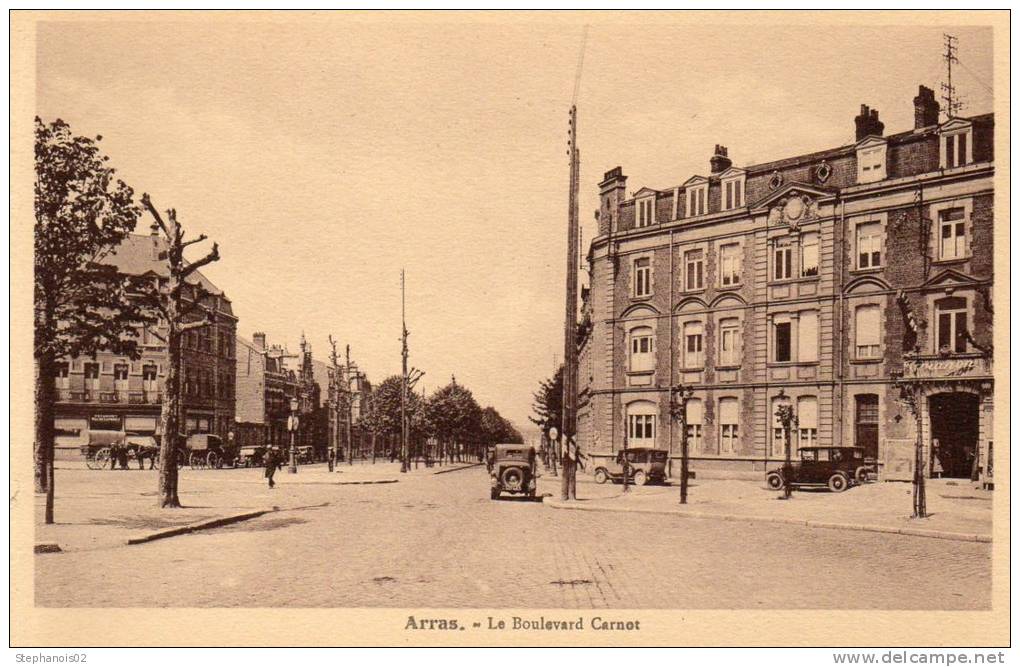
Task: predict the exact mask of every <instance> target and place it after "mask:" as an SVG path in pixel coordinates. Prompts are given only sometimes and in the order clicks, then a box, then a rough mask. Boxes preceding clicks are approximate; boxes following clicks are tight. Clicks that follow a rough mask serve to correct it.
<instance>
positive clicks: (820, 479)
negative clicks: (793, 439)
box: [765, 447, 867, 493]
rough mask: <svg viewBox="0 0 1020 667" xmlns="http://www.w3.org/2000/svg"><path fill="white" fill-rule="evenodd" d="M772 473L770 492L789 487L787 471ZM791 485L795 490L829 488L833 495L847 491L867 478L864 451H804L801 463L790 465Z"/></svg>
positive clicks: (770, 476)
mask: <svg viewBox="0 0 1020 667" xmlns="http://www.w3.org/2000/svg"><path fill="white" fill-rule="evenodd" d="M785 467H786V466H781V467H779V468H775V469H773V470H770V471H769V472H768V474H767V475H766V476H765V483H766V484H768V487H769V488H770V489H781V488H783V486H784V484H785V479H784V477H783V474H784V468H785ZM790 475H791V477H790V485H791V486H794V487H826V486H827V487H829V490H830V491H833V492H836V493H839V492H842V491H846V490H847V489H848V488H849V487H850V485H851V484H854V483H855V482H859V481H863V480H864V479H866V478H867V464H866V463H865V461H864V448H863V447H804V448H802V449H801V450H800V460H799V461H794V462H793V463H791V464H790Z"/></svg>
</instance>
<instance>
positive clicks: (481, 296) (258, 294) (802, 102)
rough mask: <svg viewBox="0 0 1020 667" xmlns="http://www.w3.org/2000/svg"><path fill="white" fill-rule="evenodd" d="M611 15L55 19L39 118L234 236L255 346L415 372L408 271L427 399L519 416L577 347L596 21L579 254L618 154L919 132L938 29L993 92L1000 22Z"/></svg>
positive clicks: (230, 289) (686, 152) (795, 145)
mask: <svg viewBox="0 0 1020 667" xmlns="http://www.w3.org/2000/svg"><path fill="white" fill-rule="evenodd" d="M612 17H613V15H612V14H602V15H595V16H594V17H591V16H589V17H587V18H582V17H577V20H576V21H573V20H571V16H569V15H564V14H557V15H552V16H550V18H549V19H548V20H547V21H545V22H542V21H540V22H535V19H534V18H532V19H529V20H530V21H531V22H527V21H525V20H524V19H523V18H521V20H520V21H517V20H515V16H514V15H511V14H503V15H500V16H496V17H493V16H492V15H488V16H485V17H479V16H468V15H457V16H451V15H445V14H440V15H430V16H429V17H425V18H423V17H409V16H407V15H400V14H379V15H373V16H368V15H364V14H358V15H354V16H351V15H347V16H343V15H336V14H333V15H315V14H308V13H301V14H285V15H282V16H279V15H278V16H275V17H271V16H267V15H259V16H255V17H253V18H246V17H241V16H237V15H235V16H226V17H223V16H220V17H212V16H208V15H205V16H198V17H184V18H180V17H179V16H178V17H176V18H175V17H170V16H167V15H156V16H155V18H156V19H157V20H148V19H151V18H152V17H151V16H150V17H146V16H144V15H141V14H138V13H129V14H124V15H121V16H120V17H118V20H111V21H91V20H90V21H82V20H78V21H75V22H51V23H42V24H40V25H39V30H38V33H37V75H38V76H37V91H36V92H37V112H38V114H39V115H40V116H42V117H43V118H44V119H46V120H51V119H53V118H56V117H59V118H63V119H64V120H66V121H68V122H69V123H71V125H72V128H73V129H74V130H75V131H76V132H78V133H81V134H89V135H95V134H102V135H103V141H102V146H103V147H104V150H105V151H106V152H107V154H108V155H109V156H110V158H111V162H112V164H113V165H114V166H116V167H117V168H118V169H119V172H120V175H121V177H122V178H123V179H124V180H126V181H127V182H128V183H129V184H131V185H132V186H133V187H134V188H135V190H136V191H137V192H139V193H140V192H143V191H145V192H149V193H150V194H151V195H152V197H153V200H154V201H155V203H156V204H157V206H159V207H160V208H166V207H170V206H172V207H175V208H176V209H177V211H178V215H179V218H180V219H181V220H182V222H183V223H184V224H185V225H186V226H187V228H188V229H189V230H190V231H192V232H194V233H199V232H202V233H205V234H208V235H209V237H210V238H211V239H214V240H216V241H218V242H219V244H220V250H221V255H222V260H221V261H220V262H218V263H217V264H215V265H214V266H212V267H210V268H209V269H208V271H206V273H207V274H208V276H209V277H210V278H211V279H212V280H213V281H214V282H215V283H216V284H217V285H218V286H220V287H221V288H222V289H224V290H225V291H226V292H227V294H228V295H229V296H230V298H231V299H232V300H233V303H234V308H235V312H236V314H237V315H238V316H239V318H240V322H239V326H238V333H240V334H241V335H243V336H245V337H248V338H250V336H251V333H252V332H253V331H256V330H262V331H265V332H266V333H267V334H268V336H269V339H270V341H271V342H282V343H286V344H289V345H290V346H291V347H292V348H293V347H295V346H296V344H297V341H298V339H299V337H300V335H301V332H302V330H303V331H304V332H305V333H306V335H307V336H308V338H309V340H310V341H311V342H312V345H313V351H314V352H315V353H316V356H320V357H324V356H325V354H326V351H327V342H326V339H327V335H328V334H333V335H334V337H336V338H337V339H339V340H340V341H342V342H344V343H350V345H351V349H352V355H353V357H354V359H356V360H357V361H358V362H359V364H360V366H361V368H362V369H363V370H365V371H366V372H367V373H368V374H369V377H370V378H371V379H372V380H373V381H375V382H378V381H380V380H381V379H383V378H384V377H385V376H387V375H389V374H392V373H398V372H399V370H400V340H399V336H400V270H401V268H405V269H406V271H407V319H408V328H409V330H410V331H411V338H410V348H411V363H412V364H413V365H414V366H416V367H418V368H421V369H424V370H425V371H426V373H427V374H426V376H425V378H424V380H423V382H424V383H425V386H426V388H427V389H429V390H431V389H433V388H435V387H437V386H439V385H441V384H445V383H447V382H449V380H450V377H451V375H453V374H455V375H456V377H457V380H458V382H460V383H463V384H465V385H467V386H468V387H470V388H471V389H472V390H473V391H474V392H475V395H476V397H477V398H478V400H479V402H481V403H482V404H483V405H490V404H491V405H494V406H495V407H496V408H497V409H499V410H500V411H501V412H502V413H503V414H504V415H505V416H507V417H509V418H511V419H512V420H514V421H515V422H516V423H517V424H518V425H519V426H522V427H524V426H528V425H529V424H528V423H527V416H528V414H530V404H531V393H532V391H533V390H534V388H535V385H536V383H537V382H538V380H539V379H540V378H542V377H545V376H548V375H550V374H551V372H552V370H553V363H554V358H557V359H561V358H562V347H563V344H562V335H563V299H564V291H563V285H564V264H565V252H566V203H567V176H568V172H567V168H568V165H567V155H566V143H565V141H566V129H567V125H566V121H567V110H568V108H569V106H570V101H571V95H572V92H573V89H574V73H575V68H576V64H577V60H578V50H579V45H580V39H581V33H582V23H583V22H585V21H588V22H590V23H591V27H590V29H589V33H588V42H587V49H586V53H585V59H584V71H583V77H582V81H581V85H580V96H579V107H580V123H579V129H580V141H579V145H580V148H581V158H582V165H581V194H582V198H581V207H580V208H581V220H582V222H583V223H584V231H583V234H584V240H585V243H587V242H588V241H589V240H590V239H591V238H592V233H593V228H592V212H593V211H594V210H595V208H596V207H597V188H596V183H597V182H598V181H599V180H601V176H602V174H603V172H605V171H607V170H608V169H611V168H612V167H615V166H617V165H622V166H623V168H624V172H625V173H626V174H627V175H628V176H629V177H630V180H629V182H628V186H629V187H630V189H631V190H632V191H636V190H637V189H639V188H640V187H641V186H644V185H647V186H650V187H654V188H660V189H661V188H668V187H672V186H675V185H677V184H679V183H681V182H683V181H684V180H686V179H687V178H688V177H690V176H691V175H693V174H695V173H702V174H704V173H707V171H708V159H709V157H710V156H711V153H712V147H713V146H714V145H715V144H717V143H720V144H724V145H726V146H728V147H729V152H730V157H731V158H732V159H733V160H734V163H735V164H737V165H746V164H753V163H755V162H763V161H767V160H773V159H779V158H783V157H789V156H793V155H797V154H800V153H803V152H807V151H813V150H821V149H824V148H830V147H833V146H839V145H844V144H847V143H850V142H851V141H852V139H853V117H854V115H855V114H856V113H857V109H858V107H859V106H860V104H862V103H866V104H868V105H869V106H871V107H873V108H877V109H879V111H880V117H881V119H882V120H883V121H884V122H885V125H886V132H887V133H892V132H897V131H901V130H905V129H909V128H910V127H911V126H912V123H913V107H912V101H911V100H912V98H913V96H914V95H915V94H916V92H917V86H918V84H921V83H923V84H926V85H928V86H930V87H933V88H935V89H936V90H938V84H939V82H940V81H941V80H943V78H944V66H943V63H942V60H941V57H940V55H941V52H942V35H943V32H952V33H953V34H956V35H957V36H958V37H959V57H960V60H961V61H962V63H961V66H959V67H957V68H956V69H955V70H954V82H955V83H956V84H957V87H958V90H959V93H960V94H961V95H962V96H963V99H964V101H965V102H966V105H967V106H966V107H965V109H964V112H963V113H964V114H965V115H966V114H977V113H983V112H987V111H990V110H991V106H992V102H991V99H992V98H991V91H990V89H989V88H988V86H989V85H990V84H991V81H992V71H991V48H992V47H991V31H990V30H987V29H983V28H980V27H969V28H963V27H955V26H942V25H939V26H931V27H895V26H892V27H881V28H875V27H869V28H845V27H843V28H835V27H825V26H797V25H790V23H791V21H790V19H791V18H793V17H795V15H793V14H789V13H787V14H785V15H782V16H781V17H780V18H773V19H769V20H767V21H763V20H762V18H761V17H757V18H752V17H748V18H747V25H727V26H718V25H716V26H713V25H684V24H683V22H684V21H686V20H688V18H686V17H682V16H663V15H653V14H637V15H629V17H628V19H627V20H628V22H627V23H621V24H617V25H610V24H608V23H607V21H609V20H611V19H612ZM125 18H126V19H128V20H125ZM168 18H172V19H173V20H172V21H168V20H167V19H168ZM539 18H541V17H539ZM699 20H704V15H702V17H701V18H700V19H699ZM426 21H427V22H426ZM776 21H779V22H776ZM768 23H774V24H773V25H766V24H768ZM147 222H148V221H145V222H144V223H143V226H142V227H141V229H139V230H138V231H139V232H143V233H144V232H145V231H147Z"/></svg>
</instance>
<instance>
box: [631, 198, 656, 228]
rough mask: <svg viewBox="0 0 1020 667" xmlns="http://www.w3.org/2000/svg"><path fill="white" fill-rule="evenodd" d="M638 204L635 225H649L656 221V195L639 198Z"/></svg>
mask: <svg viewBox="0 0 1020 667" xmlns="http://www.w3.org/2000/svg"><path fill="white" fill-rule="evenodd" d="M636 206H637V213H636V214H635V225H636V226H637V227H647V226H648V225H650V224H652V223H653V222H655V197H648V198H646V199H639V200H638V201H637V204H636Z"/></svg>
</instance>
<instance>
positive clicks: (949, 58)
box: [942, 34, 963, 120]
mask: <svg viewBox="0 0 1020 667" xmlns="http://www.w3.org/2000/svg"><path fill="white" fill-rule="evenodd" d="M942 38H943V39H944V40H945V45H946V52H945V53H943V54H942V59H943V60H945V61H946V81H944V82H943V83H942V92H943V95H942V100H943V101H944V102H945V103H946V105H945V107H943V108H944V110H945V112H946V120H951V119H953V118H956V114H957V113H959V111H960V110H961V109H962V108H963V103H962V102H961V101H960V99H959V98H958V97H957V95H956V88H954V87H953V63H958V62H960V59H959V58H957V57H956V51H957V48H958V47H957V42H958V41H959V40H958V38H957V37H955V36H954V35H946V34H943V35H942Z"/></svg>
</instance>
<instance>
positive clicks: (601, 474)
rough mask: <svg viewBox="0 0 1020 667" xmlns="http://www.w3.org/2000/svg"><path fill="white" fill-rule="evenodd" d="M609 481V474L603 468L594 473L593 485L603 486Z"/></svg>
mask: <svg viewBox="0 0 1020 667" xmlns="http://www.w3.org/2000/svg"><path fill="white" fill-rule="evenodd" d="M608 481H609V473H607V472H606V470H605V468H599V469H598V470H596V471H595V483H596V484H605V483H606V482H608Z"/></svg>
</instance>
